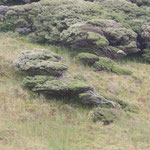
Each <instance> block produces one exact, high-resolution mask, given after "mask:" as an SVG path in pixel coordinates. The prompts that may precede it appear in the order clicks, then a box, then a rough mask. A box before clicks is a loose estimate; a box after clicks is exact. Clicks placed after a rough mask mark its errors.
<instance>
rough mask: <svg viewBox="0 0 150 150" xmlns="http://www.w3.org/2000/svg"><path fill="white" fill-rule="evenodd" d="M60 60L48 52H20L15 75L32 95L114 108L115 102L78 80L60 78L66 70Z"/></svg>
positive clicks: (37, 50) (65, 77) (15, 63)
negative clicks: (18, 76)
mask: <svg viewBox="0 0 150 150" xmlns="http://www.w3.org/2000/svg"><path fill="white" fill-rule="evenodd" d="M60 61H61V57H60V56H58V55H56V54H54V53H52V52H51V51H50V50H43V49H42V50H39V49H36V50H27V51H23V52H22V53H21V54H20V56H19V57H18V60H16V61H15V62H14V65H15V68H16V70H17V71H18V72H20V73H23V74H24V75H25V76H26V77H24V80H23V84H24V86H25V87H27V88H29V89H31V90H32V91H34V92H37V93H41V94H44V95H49V96H55V97H71V98H76V99H77V100H78V101H79V102H80V103H83V104H88V105H100V106H101V107H113V108H114V107H116V106H117V103H115V102H113V101H109V100H107V99H105V98H104V97H103V96H101V95H99V94H97V93H96V92H94V89H93V88H92V87H91V86H89V85H87V84H86V83H85V82H84V81H81V80H79V79H75V78H73V77H72V78H71V77H67V76H64V73H65V72H66V71H67V69H68V67H67V66H66V65H64V64H63V63H61V62H60Z"/></svg>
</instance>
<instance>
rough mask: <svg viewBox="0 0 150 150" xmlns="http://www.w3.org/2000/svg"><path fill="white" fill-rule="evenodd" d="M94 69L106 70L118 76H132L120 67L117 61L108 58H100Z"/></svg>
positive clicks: (128, 71)
mask: <svg viewBox="0 0 150 150" xmlns="http://www.w3.org/2000/svg"><path fill="white" fill-rule="evenodd" d="M93 67H94V68H95V69H96V70H98V71H102V70H104V71H107V72H113V73H116V74H118V75H131V74H132V72H131V71H130V70H127V69H124V68H123V67H120V66H119V65H118V64H117V63H116V62H115V61H113V60H111V59H109V58H106V57H100V58H99V61H97V62H95V64H94V65H93Z"/></svg>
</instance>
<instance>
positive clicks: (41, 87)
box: [33, 78, 93, 96]
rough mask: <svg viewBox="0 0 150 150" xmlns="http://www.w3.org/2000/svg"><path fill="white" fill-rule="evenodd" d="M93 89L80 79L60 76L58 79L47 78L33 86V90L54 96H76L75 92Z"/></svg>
mask: <svg viewBox="0 0 150 150" xmlns="http://www.w3.org/2000/svg"><path fill="white" fill-rule="evenodd" d="M89 90H93V88H91V87H90V86H89V85H87V84H86V83H85V82H83V81H80V80H75V79H71V78H61V79H58V80H51V81H50V80H47V81H45V82H44V83H43V84H38V85H36V86H35V87H34V88H33V91H34V92H40V93H45V94H50V95H55V96H58V95H59V96H60V95H61V96H67V95H70V96H73V95H74V96H75V95H76V96H77V94H79V93H82V92H85V91H89Z"/></svg>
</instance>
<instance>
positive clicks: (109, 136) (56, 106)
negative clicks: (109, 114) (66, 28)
mask: <svg viewBox="0 0 150 150" xmlns="http://www.w3.org/2000/svg"><path fill="white" fill-rule="evenodd" d="M35 48H48V49H51V50H52V51H54V52H56V53H58V54H59V55H61V56H62V57H63V62H64V63H66V64H67V65H68V66H69V72H68V75H71V76H72V75H74V76H75V75H82V76H83V77H84V78H85V79H86V80H87V82H88V83H89V84H90V85H92V86H93V87H95V89H96V90H97V92H99V93H101V94H102V95H104V96H107V97H110V98H114V97H115V98H118V99H121V100H123V101H125V102H128V103H131V104H135V105H137V106H138V107H139V112H138V113H131V112H126V113H125V112H122V113H121V117H120V118H119V119H118V120H117V121H115V122H114V123H113V124H111V125H109V126H104V125H103V124H102V123H100V122H97V123H93V122H91V121H89V120H88V113H89V111H90V110H91V109H90V108H87V107H83V106H81V105H79V104H75V103H67V102H65V101H64V100H63V99H62V100H59V101H58V100H56V99H45V98H44V97H43V96H39V95H36V94H34V93H32V92H30V91H28V90H26V89H24V88H23V86H22V78H21V77H20V76H18V75H17V74H16V73H15V72H14V68H13V63H12V62H13V61H14V60H15V59H16V58H17V56H18V54H19V53H20V52H21V51H23V50H30V49H35ZM0 58H1V59H0V149H2V150H20V149H21V150H77V149H78V150H126V149H129V150H149V149H150V130H149V129H150V109H149V108H150V76H149V74H150V67H149V65H148V64H144V63H142V62H139V61H138V60H137V59H132V60H129V59H128V60H122V61H121V62H119V65H120V66H124V67H125V68H126V69H130V70H132V71H133V75H131V76H125V75H120V76H119V75H116V74H113V73H106V72H103V71H101V72H94V71H93V69H92V68H89V67H83V66H82V65H81V64H79V63H76V61H75V56H74V55H73V54H72V53H70V50H69V49H68V50H67V49H63V50H62V49H61V48H59V47H54V46H53V47H52V46H48V45H38V44H32V43H30V41H28V40H27V39H26V38H23V37H19V36H16V35H14V34H10V33H7V34H6V33H1V34H0Z"/></svg>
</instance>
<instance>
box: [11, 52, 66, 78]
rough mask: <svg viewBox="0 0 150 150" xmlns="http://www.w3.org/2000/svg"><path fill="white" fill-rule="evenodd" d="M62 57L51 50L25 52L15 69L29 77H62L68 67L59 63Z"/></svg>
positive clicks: (16, 62)
mask: <svg viewBox="0 0 150 150" xmlns="http://www.w3.org/2000/svg"><path fill="white" fill-rule="evenodd" d="M60 59H61V57H60V56H57V55H56V54H53V53H52V52H51V51H49V50H33V51H32V50H31V51H23V52H22V53H21V54H20V56H19V58H18V60H17V61H15V63H14V64H15V67H16V69H17V70H18V71H20V72H22V73H25V74H28V75H51V76H62V75H63V74H64V73H65V72H66V71H67V69H68V67H67V66H66V65H64V64H62V63H59V62H58V61H60Z"/></svg>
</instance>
